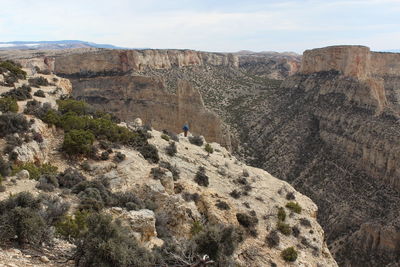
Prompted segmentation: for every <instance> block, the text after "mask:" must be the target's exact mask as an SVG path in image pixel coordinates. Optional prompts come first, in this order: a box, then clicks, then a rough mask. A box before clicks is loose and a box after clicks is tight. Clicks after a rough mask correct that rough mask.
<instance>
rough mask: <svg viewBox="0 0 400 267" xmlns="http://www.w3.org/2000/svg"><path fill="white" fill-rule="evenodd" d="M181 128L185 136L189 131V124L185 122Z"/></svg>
mask: <svg viewBox="0 0 400 267" xmlns="http://www.w3.org/2000/svg"><path fill="white" fill-rule="evenodd" d="M182 130H183V133H184V135H185V137H187V134H188V132H189V125H188V123H185V125H183V128H182Z"/></svg>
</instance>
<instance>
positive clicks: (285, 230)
mask: <svg viewBox="0 0 400 267" xmlns="http://www.w3.org/2000/svg"><path fill="white" fill-rule="evenodd" d="M276 227H277V228H278V230H279V231H280V232H281V233H282V234H284V235H290V234H291V233H292V228H291V227H290V225H289V224H287V223H284V222H278V223H277V225H276Z"/></svg>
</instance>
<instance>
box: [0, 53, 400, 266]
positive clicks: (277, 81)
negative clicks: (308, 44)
mask: <svg viewBox="0 0 400 267" xmlns="http://www.w3.org/2000/svg"><path fill="white" fill-rule="evenodd" d="M0 57H4V58H7V57H10V58H13V59H14V60H16V61H18V62H20V63H21V64H23V65H24V66H26V67H33V66H38V67H40V69H42V70H43V69H47V70H50V71H52V72H54V73H56V74H57V75H60V76H62V77H64V78H68V79H69V80H70V81H71V83H72V87H73V91H72V93H73V95H74V97H76V98H78V99H85V100H86V101H87V102H89V103H91V104H93V105H94V106H96V107H98V108H101V109H103V110H108V111H112V112H113V113H114V114H116V115H117V116H118V117H120V118H121V119H124V120H127V121H133V120H134V119H135V118H137V117H140V118H142V119H143V121H144V122H145V123H147V124H149V125H152V126H153V127H154V128H156V129H158V130H163V129H165V130H168V131H172V132H179V131H180V128H181V127H182V124H183V123H184V122H186V121H188V122H189V124H190V126H191V131H193V133H194V134H199V135H203V136H205V137H206V139H207V140H210V141H216V142H219V143H221V144H222V145H223V146H225V147H226V148H228V149H229V150H231V151H232V152H233V153H235V154H236V155H237V156H238V157H240V158H242V159H245V160H246V161H247V163H248V164H250V165H252V166H256V167H260V168H263V169H265V170H267V171H268V172H270V173H271V174H272V175H274V176H275V177H278V178H280V179H284V180H286V181H288V182H289V183H291V184H292V185H293V186H294V187H295V188H296V189H297V190H299V191H300V192H301V193H303V194H305V195H307V196H309V197H310V198H311V199H312V200H313V201H314V202H315V203H316V204H317V205H318V208H319V209H318V220H319V222H320V223H321V225H322V227H323V228H324V230H325V233H326V239H327V243H328V246H329V248H330V251H331V252H332V254H333V256H334V257H335V259H336V261H337V262H338V264H339V266H397V265H399V264H400V258H399V255H400V214H399V211H400V204H399V203H400V193H399V192H400V164H399V162H400V115H399V114H400V104H399V103H400V102H399V101H400V54H396V53H379V52H372V51H370V49H369V48H368V47H364V46H333V47H326V48H319V49H312V50H307V51H305V52H304V54H303V56H302V57H300V56H295V55H290V54H289V55H287V54H284V55H276V54H268V53H264V54H262V53H260V54H257V53H252V52H248V51H244V52H241V53H234V54H227V53H208V52H198V51H191V50H104V49H76V50H71V51H56V52H55V51H44V52H43V51H42V52H40V51H39V52H37V51H35V52H34V53H32V52H30V53H28V52H21V53H18V55H11V54H10V53H8V54H4V53H2V52H1V53H0ZM300 62H301V66H300Z"/></svg>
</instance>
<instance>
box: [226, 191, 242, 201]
mask: <svg viewBox="0 0 400 267" xmlns="http://www.w3.org/2000/svg"><path fill="white" fill-rule="evenodd" d="M229 195H230V196H231V197H233V198H235V199H238V198H240V196H241V193H240V192H239V191H238V190H236V189H234V190H233V191H232V192H230V193H229Z"/></svg>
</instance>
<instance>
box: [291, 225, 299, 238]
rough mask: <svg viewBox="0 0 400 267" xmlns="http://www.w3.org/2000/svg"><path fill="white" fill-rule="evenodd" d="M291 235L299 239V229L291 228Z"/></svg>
mask: <svg viewBox="0 0 400 267" xmlns="http://www.w3.org/2000/svg"><path fill="white" fill-rule="evenodd" d="M292 234H293V236H294V237H299V235H300V229H299V228H298V227H297V226H293V227H292Z"/></svg>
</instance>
